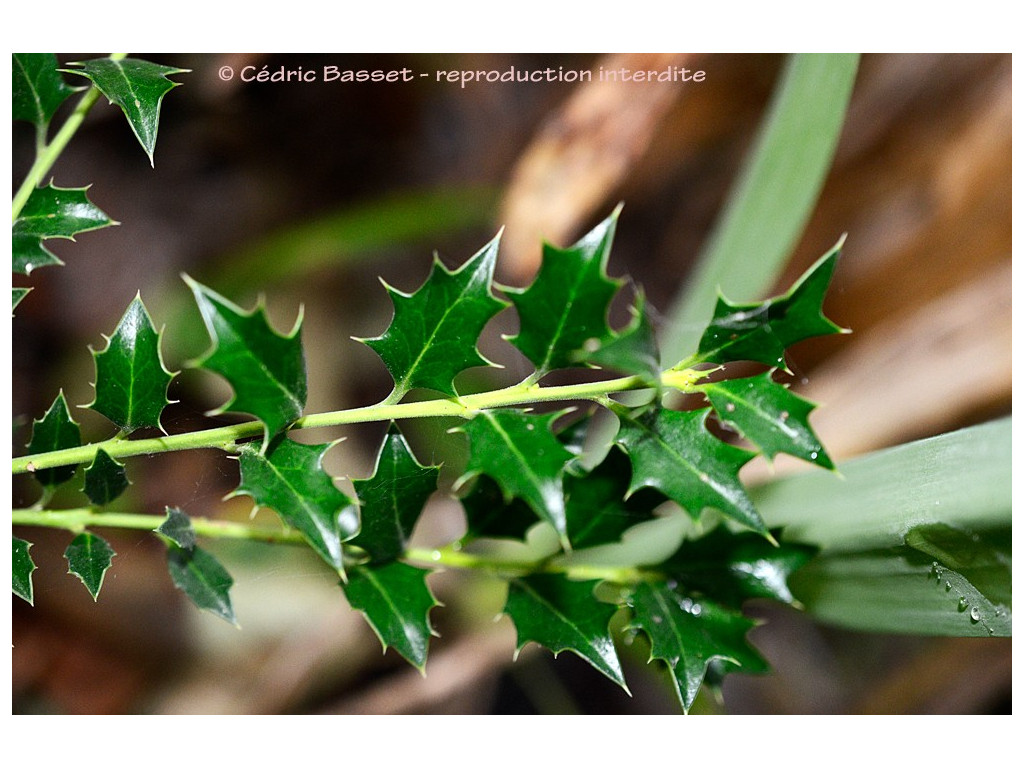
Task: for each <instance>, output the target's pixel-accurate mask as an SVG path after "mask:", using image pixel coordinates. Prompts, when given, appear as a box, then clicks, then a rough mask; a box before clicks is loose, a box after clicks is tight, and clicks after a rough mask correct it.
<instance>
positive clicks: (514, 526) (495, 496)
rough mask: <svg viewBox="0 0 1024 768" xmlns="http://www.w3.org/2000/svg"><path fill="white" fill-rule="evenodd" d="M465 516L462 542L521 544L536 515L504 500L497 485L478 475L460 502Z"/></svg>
mask: <svg viewBox="0 0 1024 768" xmlns="http://www.w3.org/2000/svg"><path fill="white" fill-rule="evenodd" d="M460 501H461V502H462V508H463V509H464V510H465V512H466V535H465V537H464V540H465V541H470V540H472V539H476V538H481V537H484V538H492V539H517V540H524V539H525V538H526V532H527V530H529V528H530V527H531V526H533V525H536V524H537V515H536V513H535V512H534V511H533V510H532V509H530V506H529V505H528V504H527V503H526V502H525V501H523V500H522V499H511V500H506V499H505V495H504V494H503V493H502V491H501V487H500V486H499V485H498V483H497V482H496V481H495V480H493V479H491V478H490V477H488V476H487V475H480V476H479V477H478V478H477V479H476V480H475V481H474V483H473V487H472V488H471V489H470V490H469V492H468V493H467V494H466V495H465V496H464V497H463V498H462V499H460Z"/></svg>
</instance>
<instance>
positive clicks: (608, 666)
mask: <svg viewBox="0 0 1024 768" xmlns="http://www.w3.org/2000/svg"><path fill="white" fill-rule="evenodd" d="M597 584H598V582H596V581H570V580H569V579H567V578H566V577H565V576H562V575H561V574H535V575H532V576H525V577H522V578H518V579H512V580H511V581H510V582H509V585H508V601H507V602H506V604H505V613H507V614H508V615H509V616H510V617H511V619H512V622H513V624H515V627H516V635H517V640H516V653H517V654H518V652H519V651H521V650H522V649H523V646H525V645H526V644H527V643H529V642H534V643H538V644H539V645H542V646H544V647H545V648H548V649H549V650H551V651H552V652H554V654H555V655H556V656H557V655H558V654H559V653H560V652H561V651H566V650H568V651H572V652H573V653H575V654H577V655H579V656H580V657H581V658H584V659H586V660H587V661H588V662H590V664H591V665H592V666H593V667H594V668H595V669H596V670H598V671H599V672H601V673H602V674H604V675H605V676H606V677H608V678H609V679H610V680H612V681H614V682H615V683H617V684H618V685H620V686H622V687H623V688H624V689H626V690H627V691H628V688H626V681H625V678H624V677H623V675H622V666H621V664H620V663H619V657H618V655H617V654H616V652H615V644H614V643H613V642H612V636H611V631H610V630H609V629H608V624H609V622H610V621H611V619H612V616H613V615H615V612H616V611H617V610H618V608H617V607H616V606H614V605H610V604H608V603H602V602H600V601H599V600H598V599H597V598H596V597H594V588H595V587H596V586H597Z"/></svg>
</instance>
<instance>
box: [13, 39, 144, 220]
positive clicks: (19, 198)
mask: <svg viewBox="0 0 1024 768" xmlns="http://www.w3.org/2000/svg"><path fill="white" fill-rule="evenodd" d="M127 55H128V54H127V53H112V54H110V58H111V59H112V60H114V61H119V60H121V59H123V58H125V57H126V56H127ZM99 97H100V91H99V89H98V88H97V87H96V86H92V87H90V88H89V90H87V91H86V92H85V95H84V96H82V98H81V100H80V101H79V102H78V106H77V107H75V111H74V112H72V113H71V116H70V117H68V119H67V120H66V121H65V123H64V125H62V126H61V129H60V130H59V131H58V132H57V135H56V136H54V137H53V141H51V142H50V143H49V144H46V143H45V142H40V143H39V146H38V150H37V152H36V160H35V162H34V163H33V164H32V167H31V168H30V169H29V172H28V175H27V176H26V177H25V180H24V181H23V182H22V183H21V186H20V187H19V188H18V191H17V193H15V195H14V200H13V201H12V203H11V221H17V219H18V216H19V215H21V210H22V208H24V207H25V203H26V202H28V198H29V196H31V194H32V190H34V189H35V188H36V187H38V186H39V185H40V184H41V183H42V181H43V178H44V177H45V176H46V174H47V173H49V171H50V169H51V168H52V167H53V164H54V163H55V162H57V158H58V157H60V155H61V153H62V152H63V151H64V148H65V147H67V145H68V142H69V141H71V137H72V136H74V135H75V133H76V132H77V131H78V129H79V127H81V125H82V122H83V121H84V120H85V116H86V115H87V114H89V110H90V109H92V107H93V105H94V104H95V103H96V101H97V100H98V99H99Z"/></svg>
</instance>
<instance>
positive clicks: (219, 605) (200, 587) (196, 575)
mask: <svg viewBox="0 0 1024 768" xmlns="http://www.w3.org/2000/svg"><path fill="white" fill-rule="evenodd" d="M167 570H168V571H169V572H170V574H171V580H172V581H173V582H174V586H176V587H177V588H178V589H180V590H181V591H182V592H184V593H185V594H186V595H188V598H189V599H190V600H191V601H192V602H193V603H195V604H196V606H198V607H199V608H201V609H202V610H204V611H210V612H211V613H213V614H216V615H217V616H220V617H221V618H222V619H224V620H225V621H230V622H231V623H232V624H236V625H237V624H238V622H237V621H236V620H235V609H234V608H233V607H232V606H231V596H230V595H229V594H228V592H229V590H230V589H231V585H232V584H234V583H235V580H234V579H232V578H231V574H230V573H228V572H227V570H225V568H224V566H223V565H221V564H220V562H219V561H218V560H217V558H215V557H214V556H213V555H211V554H210V553H209V552H207V551H206V550H205V549H200V548H199V547H195V548H193V549H191V550H185V549H182V548H181V547H179V546H177V545H176V544H173V543H172V544H170V545H169V546H168V549H167Z"/></svg>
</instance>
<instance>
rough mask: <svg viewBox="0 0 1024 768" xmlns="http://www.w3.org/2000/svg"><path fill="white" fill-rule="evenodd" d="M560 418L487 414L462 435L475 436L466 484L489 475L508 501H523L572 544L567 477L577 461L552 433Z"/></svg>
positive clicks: (503, 412)
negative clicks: (567, 517)
mask: <svg viewBox="0 0 1024 768" xmlns="http://www.w3.org/2000/svg"><path fill="white" fill-rule="evenodd" d="M558 416H559V414H546V415H530V414H526V413H523V412H521V411H513V410H507V411H506V410H495V411H483V412H481V413H478V414H477V415H476V416H474V417H473V418H472V419H471V420H469V421H468V422H467V423H466V424H464V425H462V426H459V427H456V430H457V431H460V432H465V433H466V435H468V436H469V443H470V449H471V452H470V458H469V463H468V465H467V467H466V473H465V475H463V479H465V478H468V477H471V476H473V475H476V474H478V473H481V472H482V473H484V474H486V475H489V476H490V477H492V478H493V479H494V480H496V481H497V483H498V485H499V486H500V487H501V490H502V493H503V494H504V495H505V499H506V501H510V500H511V499H512V498H520V499H522V500H523V501H525V502H526V503H527V504H528V505H529V506H530V508H531V509H532V510H533V511H534V512H535V513H536V514H537V516H538V517H539V518H540V519H541V520H544V521H546V522H548V523H550V524H551V525H552V526H554V528H555V530H556V531H557V532H558V536H559V538H560V539H561V541H562V544H563V546H564V547H566V548H567V549H568V548H569V547H570V546H571V545H570V544H569V540H568V536H567V532H566V527H565V499H564V497H563V491H562V478H563V474H564V471H565V463H566V462H567V461H569V459H571V458H572V457H573V454H572V453H571V452H569V451H568V450H566V448H565V446H563V445H562V444H561V443H560V442H559V441H558V439H557V438H556V437H555V436H554V435H553V434H552V432H551V423H552V422H553V421H554V420H555V419H556V418H558Z"/></svg>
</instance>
